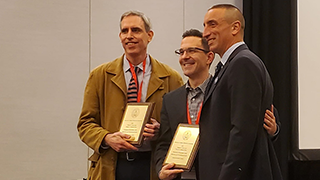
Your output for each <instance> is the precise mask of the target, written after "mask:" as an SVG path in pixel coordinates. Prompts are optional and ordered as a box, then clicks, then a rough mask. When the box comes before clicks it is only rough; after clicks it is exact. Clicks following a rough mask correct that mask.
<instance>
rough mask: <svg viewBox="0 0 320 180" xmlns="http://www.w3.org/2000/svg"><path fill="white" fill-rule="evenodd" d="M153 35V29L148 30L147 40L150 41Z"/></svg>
mask: <svg viewBox="0 0 320 180" xmlns="http://www.w3.org/2000/svg"><path fill="white" fill-rule="evenodd" d="M153 35H154V33H153V31H152V30H150V31H149V32H148V36H149V38H148V42H150V41H151V40H152V38H153Z"/></svg>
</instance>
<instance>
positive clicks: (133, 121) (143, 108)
mask: <svg viewBox="0 0 320 180" xmlns="http://www.w3.org/2000/svg"><path fill="white" fill-rule="evenodd" d="M153 109H154V103H153V102H145V103H128V104H127V106H126V109H125V111H124V115H123V117H122V122H121V126H120V132H122V133H124V134H128V135H130V136H131V138H130V139H126V140H127V141H128V142H130V143H131V144H134V145H141V143H142V141H143V131H144V127H145V125H146V123H147V122H148V121H149V119H150V117H151V115H152V112H153Z"/></svg>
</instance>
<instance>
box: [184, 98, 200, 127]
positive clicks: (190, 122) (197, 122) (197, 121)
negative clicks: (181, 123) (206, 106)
mask: <svg viewBox="0 0 320 180" xmlns="http://www.w3.org/2000/svg"><path fill="white" fill-rule="evenodd" d="M202 104H203V102H201V105H200V107H199V111H198V116H197V120H196V124H199V120H200V115H201V110H202ZM187 115H188V123H189V124H192V121H191V118H190V112H189V103H188V100H187Z"/></svg>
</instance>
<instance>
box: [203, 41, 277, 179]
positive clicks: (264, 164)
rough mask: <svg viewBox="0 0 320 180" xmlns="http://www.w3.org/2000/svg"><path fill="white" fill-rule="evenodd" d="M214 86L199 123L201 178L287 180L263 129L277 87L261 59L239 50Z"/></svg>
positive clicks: (210, 85) (209, 88)
mask: <svg viewBox="0 0 320 180" xmlns="http://www.w3.org/2000/svg"><path fill="white" fill-rule="evenodd" d="M208 86H209V87H208V91H207V94H206V96H205V100H204V104H203V108H202V112H201V118H200V123H199V124H200V148H199V153H198V156H199V157H198V158H199V159H198V160H199V176H200V180H209V179H210V180H211V179H212V180H234V179H237V180H280V179H282V176H281V172H280V168H279V165H278V162H277V158H276V154H275V152H274V149H273V145H272V142H271V139H270V138H269V137H268V134H267V132H266V130H264V128H263V119H264V113H265V110H266V109H267V108H268V109H270V107H271V104H272V99H273V85H272V82H271V79H270V77H269V74H268V72H267V70H266V68H265V66H264V64H263V62H262V61H261V60H260V58H258V57H257V56H256V55H255V54H253V53H252V52H251V51H250V50H249V49H248V47H247V46H246V45H241V46H239V47H238V48H237V49H236V50H235V51H234V52H233V53H232V54H231V55H230V57H229V59H228V60H227V62H226V64H225V65H224V67H223V69H222V70H221V71H220V72H219V74H218V80H217V82H216V83H215V82H213V81H212V82H211V84H209V85H208Z"/></svg>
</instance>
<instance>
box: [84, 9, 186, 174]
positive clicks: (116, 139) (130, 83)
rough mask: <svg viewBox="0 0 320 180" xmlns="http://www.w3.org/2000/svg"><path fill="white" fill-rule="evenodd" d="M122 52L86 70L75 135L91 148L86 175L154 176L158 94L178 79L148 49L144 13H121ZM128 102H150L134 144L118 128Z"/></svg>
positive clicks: (177, 84) (178, 83)
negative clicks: (151, 105)
mask: <svg viewBox="0 0 320 180" xmlns="http://www.w3.org/2000/svg"><path fill="white" fill-rule="evenodd" d="M119 38H120V40H121V43H122V46H123V49H124V55H122V56H121V57H119V58H117V59H116V60H114V61H111V62H108V63H105V64H102V65H100V66H99V67H97V68H95V69H94V70H93V71H92V72H91V73H90V76H89V79H88V82H87V86H86V89H85V93H84V100H83V107H82V112H81V115H80V119H79V122H78V131H79V136H80V139H81V140H82V141H83V142H84V143H85V144H86V145H88V146H89V147H90V148H91V149H93V150H94V153H93V155H92V156H91V157H90V158H89V160H90V161H91V165H90V169H89V173H88V179H90V180H114V179H117V180H156V179H158V178H157V174H156V173H155V167H154V163H153V161H151V159H152V157H151V156H152V150H154V148H155V140H156V138H157V132H158V129H159V126H160V124H159V122H158V121H159V120H160V110H161V107H162V96H163V95H164V94H166V93H168V92H169V91H172V90H174V89H176V88H178V87H180V86H181V85H182V78H181V76H180V75H179V74H178V73H177V72H176V71H174V70H173V69H171V68H170V67H169V66H167V65H164V64H162V63H160V62H159V61H157V60H155V59H154V58H153V57H151V56H150V55H149V54H147V46H148V44H149V42H150V41H151V40H152V38H153V31H152V30H151V24H150V21H149V19H148V18H147V17H146V16H145V15H144V14H143V13H141V12H137V11H129V12H126V13H124V14H123V15H122V16H121V19H120V33H119ZM127 102H154V103H155V108H154V111H153V114H152V118H151V119H150V123H148V124H147V125H146V126H145V128H144V133H143V135H144V137H145V140H144V143H143V145H142V146H141V147H135V146H133V145H131V144H130V143H128V142H127V141H126V140H125V139H129V138H130V136H128V135H126V134H123V133H121V132H119V129H120V124H121V119H122V116H123V113H124V109H125V107H126V103H127Z"/></svg>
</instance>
